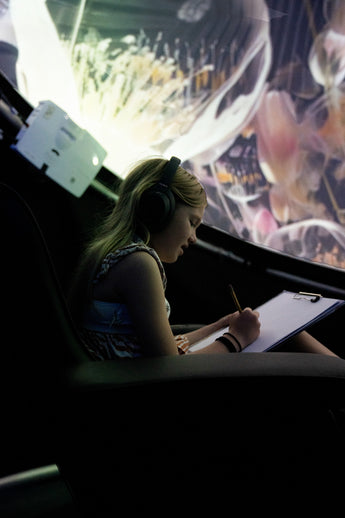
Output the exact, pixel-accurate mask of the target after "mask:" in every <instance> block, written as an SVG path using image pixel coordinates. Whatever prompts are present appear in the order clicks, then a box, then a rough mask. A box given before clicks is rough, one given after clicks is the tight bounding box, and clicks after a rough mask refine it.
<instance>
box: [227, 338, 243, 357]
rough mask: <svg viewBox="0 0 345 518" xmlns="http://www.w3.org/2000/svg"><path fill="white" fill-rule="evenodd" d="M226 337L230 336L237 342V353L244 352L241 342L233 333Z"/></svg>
mask: <svg viewBox="0 0 345 518" xmlns="http://www.w3.org/2000/svg"><path fill="white" fill-rule="evenodd" d="M224 334H225V335H229V336H230V337H231V338H232V339H233V340H235V342H236V343H237V345H238V351H237V352H239V353H240V352H241V351H242V346H241V344H240V342H239V341H238V340H237V338H236V336H234V335H233V334H231V333H224Z"/></svg>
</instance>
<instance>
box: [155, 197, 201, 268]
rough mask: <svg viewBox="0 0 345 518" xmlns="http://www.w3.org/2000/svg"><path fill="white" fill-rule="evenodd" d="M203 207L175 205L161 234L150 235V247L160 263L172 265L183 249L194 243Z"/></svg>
mask: <svg viewBox="0 0 345 518" xmlns="http://www.w3.org/2000/svg"><path fill="white" fill-rule="evenodd" d="M204 211H205V207H190V206H189V205H183V204H180V203H177V205H176V210H175V213H174V216H173V218H172V220H171V221H170V223H169V224H168V226H167V227H166V228H165V229H164V230H162V231H161V232H156V233H153V234H152V235H151V240H150V245H151V246H152V248H154V249H155V250H156V252H157V254H158V255H159V257H160V259H161V261H163V262H165V263H174V262H175V261H177V259H178V258H179V257H180V255H182V254H183V251H184V249H185V248H188V246H189V245H192V244H194V243H195V242H196V229H197V228H198V226H199V225H200V223H201V220H202V218H203V215H204Z"/></svg>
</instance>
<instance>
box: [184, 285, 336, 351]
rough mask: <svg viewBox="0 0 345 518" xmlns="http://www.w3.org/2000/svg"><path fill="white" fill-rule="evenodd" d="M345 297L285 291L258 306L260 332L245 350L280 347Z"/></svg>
mask: <svg viewBox="0 0 345 518" xmlns="http://www.w3.org/2000/svg"><path fill="white" fill-rule="evenodd" d="M344 304H345V301H344V300H340V299H332V298H327V297H323V296H322V295H321V294H319V293H308V292H304V291H302V292H298V293H295V292H291V291H285V290H284V291H282V292H281V293H280V294H279V295H277V296H276V297H273V298H272V299H270V300H268V301H267V302H265V303H264V304H262V305H261V306H259V307H257V308H256V311H258V312H259V313H260V317H259V318H260V322H261V330H260V336H259V337H258V338H257V339H256V340H255V341H254V342H253V343H252V344H250V345H249V346H248V347H246V348H245V349H243V351H242V353H252V352H264V351H269V350H270V349H273V348H274V347H277V346H278V345H279V344H281V343H282V342H284V341H285V340H288V339H289V338H292V337H293V336H294V335H296V334H297V333H299V332H300V331H303V330H304V329H306V328H307V327H309V326H311V325H312V324H315V323H316V322H318V321H319V320H322V319H323V318H325V317H327V316H328V315H330V314H331V313H333V312H334V311H336V310H337V309H338V308H340V307H341V306H342V305H344ZM227 330H228V328H227V327H225V328H224V329H220V330H218V331H217V332H215V333H212V334H211V335H209V336H208V337H207V338H204V339H203V340H200V341H199V342H197V343H196V344H193V345H192V347H191V348H190V350H191V351H197V350H198V349H202V348H203V347H205V346H206V345H209V344H210V343H212V342H214V340H215V339H216V338H217V337H218V336H221V335H222V334H223V333H225V332H226V331H227Z"/></svg>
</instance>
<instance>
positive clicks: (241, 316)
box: [229, 308, 261, 349]
mask: <svg viewBox="0 0 345 518" xmlns="http://www.w3.org/2000/svg"><path fill="white" fill-rule="evenodd" d="M260 326H261V324H260V321H259V313H258V312H257V311H253V310H252V309H251V308H245V309H244V310H243V311H242V312H241V313H240V312H239V311H236V313H232V315H230V316H229V332H230V333H232V334H233V335H234V336H235V337H236V338H237V340H238V341H239V342H240V344H241V347H242V349H244V348H245V347H247V345H249V344H251V343H252V342H254V340H256V339H257V337H258V336H259V334H260Z"/></svg>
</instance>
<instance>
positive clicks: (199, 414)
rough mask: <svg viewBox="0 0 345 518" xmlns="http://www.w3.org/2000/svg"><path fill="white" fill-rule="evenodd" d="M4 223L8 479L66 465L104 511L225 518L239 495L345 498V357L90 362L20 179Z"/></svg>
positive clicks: (5, 205)
mask: <svg viewBox="0 0 345 518" xmlns="http://www.w3.org/2000/svg"><path fill="white" fill-rule="evenodd" d="M0 215H1V229H2V232H1V237H2V252H1V254H0V257H1V269H0V271H1V274H2V279H1V294H2V298H3V304H2V309H1V329H2V332H3V338H2V362H1V366H2V376H1V382H2V395H3V398H2V400H3V404H2V427H1V436H2V437H1V466H2V471H3V474H4V473H11V472H14V471H16V470H22V469H26V468H30V467H34V466H40V465H47V464H51V463H54V464H57V465H58V466H59V469H60V472H61V474H62V475H63V476H64V477H65V480H66V481H67V482H68V484H69V487H70V488H71V490H72V492H73V494H74V496H75V498H77V500H78V502H79V508H80V509H81V510H82V512H83V514H85V515H90V516H108V515H110V516H114V513H115V512H117V511H119V510H120V509H121V510H123V509H124V508H126V509H127V512H128V514H129V513H130V512H131V511H135V512H138V511H140V512H145V511H151V512H152V514H154V513H155V512H157V513H159V512H160V513H161V512H162V509H169V512H171V511H172V510H175V511H179V510H180V511H181V509H182V508H183V509H184V510H187V509H189V510H190V511H193V512H199V511H201V510H203V511H205V510H212V511H214V512H215V513H217V512H218V511H217V510H218V509H219V511H220V509H221V510H222V511H223V510H224V506H225V505H229V501H230V500H231V505H235V499H237V500H239V501H240V503H241V505H243V502H246V503H247V504H248V505H249V504H251V503H254V502H255V508H256V509H260V508H261V506H260V503H259V500H258V499H259V498H260V496H262V495H263V494H264V493H265V491H266V490H267V487H269V488H270V491H276V492H279V491H281V492H282V498H285V497H286V494H287V493H286V492H288V494H289V498H290V501H293V500H294V495H295V496H296V498H297V497H298V498H299V502H301V496H303V495H304V494H308V491H315V490H316V491H319V490H320V493H319V494H321V490H322V494H323V495H326V496H327V498H329V494H330V493H331V494H332V502H334V501H335V500H336V497H337V495H338V494H339V495H340V494H341V493H340V490H341V488H342V485H343V483H344V480H343V478H344V477H343V476H339V474H338V473H339V467H340V466H341V465H342V463H343V462H344V459H345V453H344V437H343V433H342V430H341V427H340V425H339V422H340V421H339V420H337V419H336V416H337V415H341V408H342V406H343V405H344V386H345V368H344V367H345V361H343V360H341V359H337V358H326V357H320V356H318V355H306V354H286V353H285V354H284V353H266V354H246V355H224V356H223V355H221V356H207V355H205V356H203V355H200V356H198V355H190V356H188V355H187V356H185V357H180V358H179V357H174V358H154V359H142V360H135V361H123V362H121V361H119V362H117V361H106V362H93V361H90V359H89V357H88V356H87V354H86V353H85V352H84V350H83V346H82V343H81V342H80V339H79V336H78V333H77V331H76V330H75V328H74V325H73V322H72V320H71V318H70V316H69V313H68V309H67V307H66V303H65V300H64V297H63V295H62V292H61V289H60V287H59V282H58V279H57V278H56V275H55V271H54V268H53V267H52V263H51V260H50V257H49V252H48V251H47V248H46V246H45V242H44V238H43V236H42V234H41V232H40V230H39V228H38V225H37V222H36V221H35V219H34V217H33V216H32V213H31V211H30V209H29V208H28V206H27V205H26V203H25V202H24V201H23V199H22V198H21V197H20V196H18V195H17V193H16V192H15V191H13V189H11V188H10V187H8V186H6V185H1V186H0ZM66 253H67V251H66ZM292 486H293V488H294V492H291V487H292ZM249 487H250V488H251V495H252V497H251V498H247V493H248V488H249ZM306 488H307V489H306ZM305 491H307V493H305ZM253 495H255V497H257V499H256V500H255V498H254V496H253ZM262 504H264V507H265V508H266V507H267V499H266V498H264V500H263V501H262ZM162 505H163V506H164V507H163V508H162Z"/></svg>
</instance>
